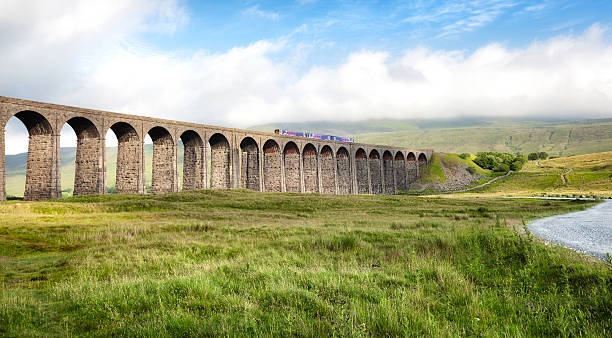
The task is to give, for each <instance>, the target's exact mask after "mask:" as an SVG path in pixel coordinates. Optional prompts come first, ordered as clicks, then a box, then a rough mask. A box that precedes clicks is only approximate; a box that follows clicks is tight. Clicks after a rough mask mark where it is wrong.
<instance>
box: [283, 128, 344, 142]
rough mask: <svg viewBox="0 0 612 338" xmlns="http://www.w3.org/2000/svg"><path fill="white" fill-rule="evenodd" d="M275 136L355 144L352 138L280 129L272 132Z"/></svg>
mask: <svg viewBox="0 0 612 338" xmlns="http://www.w3.org/2000/svg"><path fill="white" fill-rule="evenodd" d="M274 133H275V134H278V135H289V136H297V137H307V138H314V139H318V140H330V141H340V142H350V143H353V142H355V139H353V138H352V137H341V136H332V135H323V134H314V133H308V132H304V133H303V132H298V131H289V130H282V129H276V130H274Z"/></svg>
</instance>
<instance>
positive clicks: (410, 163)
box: [406, 151, 419, 188]
mask: <svg viewBox="0 0 612 338" xmlns="http://www.w3.org/2000/svg"><path fill="white" fill-rule="evenodd" d="M418 176H419V172H418V169H417V162H416V156H415V155H414V153H413V152H412V151H411V152H409V153H408V156H406V188H408V187H409V185H410V184H412V183H414V182H416V180H417V178H418Z"/></svg>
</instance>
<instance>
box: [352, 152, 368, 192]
mask: <svg viewBox="0 0 612 338" xmlns="http://www.w3.org/2000/svg"><path fill="white" fill-rule="evenodd" d="M355 174H356V175H357V193H358V194H369V193H370V174H369V169H368V156H367V155H366V152H365V150H363V149H361V148H359V149H357V152H356V153H355Z"/></svg>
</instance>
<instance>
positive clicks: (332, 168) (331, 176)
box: [321, 148, 336, 194]
mask: <svg viewBox="0 0 612 338" xmlns="http://www.w3.org/2000/svg"><path fill="white" fill-rule="evenodd" d="M326 149H328V148H326ZM335 172H336V161H335V160H334V156H333V154H332V152H331V149H329V151H326V150H323V151H321V189H322V191H321V193H323V194H335V193H336V179H335V177H336V176H335Z"/></svg>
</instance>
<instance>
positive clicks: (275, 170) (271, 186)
mask: <svg viewBox="0 0 612 338" xmlns="http://www.w3.org/2000/svg"><path fill="white" fill-rule="evenodd" d="M281 162H282V158H281V154H280V151H279V149H278V148H277V147H276V148H275V147H270V148H264V169H263V170H264V185H265V189H266V191H268V192H281V191H282V187H281V183H282V181H281V178H282V176H281V164H282V163H281Z"/></svg>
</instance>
